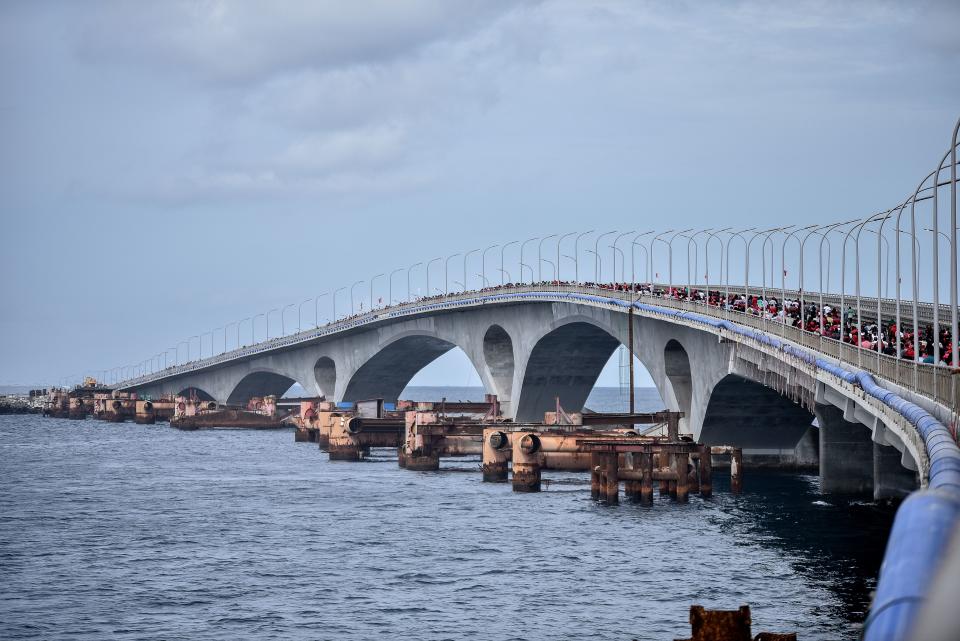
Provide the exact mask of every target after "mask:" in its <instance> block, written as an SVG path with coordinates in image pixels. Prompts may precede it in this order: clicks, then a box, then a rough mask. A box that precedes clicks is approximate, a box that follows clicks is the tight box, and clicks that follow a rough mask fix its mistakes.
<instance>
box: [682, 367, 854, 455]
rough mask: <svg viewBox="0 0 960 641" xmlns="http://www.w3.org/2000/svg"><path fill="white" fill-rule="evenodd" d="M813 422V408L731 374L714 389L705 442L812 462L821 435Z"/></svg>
mask: <svg viewBox="0 0 960 641" xmlns="http://www.w3.org/2000/svg"><path fill="white" fill-rule="evenodd" d="M812 422H813V414H812V413H811V412H810V411H808V410H807V409H805V408H803V407H802V406H801V405H798V404H796V403H794V402H793V401H792V400H790V399H789V398H787V397H785V396H783V395H781V394H780V393H779V392H777V391H776V390H774V389H771V388H769V387H767V386H765V385H763V384H761V383H758V382H757V381H754V380H750V379H748V378H744V377H742V376H738V375H736V374H728V375H727V376H725V377H723V378H722V379H720V382H719V383H717V384H716V385H715V386H714V388H713V391H712V392H711V393H710V401H709V402H708V404H707V411H706V413H705V415H704V418H703V429H702V430H701V432H700V441H701V442H702V443H704V444H706V445H733V446H736V447H742V448H744V449H750V450H762V451H763V453H764V454H765V455H768V456H779V457H780V459H781V461H782V462H783V463H791V462H793V463H797V464H803V465H813V464H815V463H816V460H817V439H816V433H815V432H812V431H811V430H813V429H814V428H813V427H812V426H811V423H812ZM864 429H867V428H866V427H864ZM805 437H806V438H805ZM801 446H802V447H801ZM798 448H799V450H798ZM791 457H793V459H794V460H791Z"/></svg>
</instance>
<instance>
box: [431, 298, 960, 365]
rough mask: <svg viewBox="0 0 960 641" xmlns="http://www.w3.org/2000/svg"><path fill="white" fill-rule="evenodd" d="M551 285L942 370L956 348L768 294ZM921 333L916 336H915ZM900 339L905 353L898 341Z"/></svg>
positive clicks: (852, 310) (863, 317) (944, 329)
mask: <svg viewBox="0 0 960 641" xmlns="http://www.w3.org/2000/svg"><path fill="white" fill-rule="evenodd" d="M530 285H531V284H530V283H524V284H519V283H506V284H504V285H499V286H493V287H486V288H484V289H482V290H478V291H481V292H488V291H497V290H501V289H509V288H513V287H518V286H530ZM533 285H540V286H544V287H549V286H557V285H560V286H584V287H592V288H597V289H609V290H613V291H623V292H632V293H636V294H642V295H646V296H652V297H656V298H669V299H673V300H677V301H691V302H695V303H699V304H702V305H709V306H712V307H720V308H723V309H727V310H729V311H734V312H740V313H745V314H750V315H752V316H758V317H760V318H763V319H765V320H768V321H770V322H775V323H785V324H786V325H788V326H791V327H796V328H798V329H802V330H804V331H807V332H810V333H813V334H820V335H822V336H823V337H824V338H829V339H833V340H838V341H843V342H844V343H847V344H849V345H855V346H859V347H861V348H863V349H865V350H870V351H873V352H879V353H881V354H885V355H887V356H894V357H899V358H903V359H906V360H910V361H916V362H918V363H934V362H935V360H934V359H935V357H936V355H937V354H938V355H939V363H940V364H941V365H950V363H951V359H952V357H953V350H954V349H955V346H954V342H953V337H952V336H951V335H950V327H949V325H947V326H944V325H941V326H940V328H939V333H938V336H936V337H934V329H933V326H932V325H931V324H929V323H928V324H925V325H922V326H919V327H918V328H917V331H916V332H914V327H913V322H912V321H911V320H903V321H902V322H901V325H900V326H899V327H898V326H897V323H896V320H895V319H893V318H886V319H882V320H881V321H880V322H879V323H878V322H877V320H876V318H875V316H876V308H873V309H865V308H861V312H860V318H859V322H858V317H857V309H856V307H854V306H852V305H847V306H846V309H845V310H841V309H840V308H839V306H835V305H832V304H829V303H824V305H823V307H822V308H820V306H819V305H818V301H816V300H812V301H811V300H806V299H805V300H803V301H802V304H801V301H800V300H799V299H795V298H789V297H787V298H785V299H782V300H781V299H780V298H778V297H777V296H775V295H768V296H767V297H766V298H764V297H763V296H762V295H758V294H750V295H749V296H747V295H746V294H744V293H738V292H728V293H725V292H724V291H721V290H716V289H707V290H704V289H688V288H686V287H666V288H665V287H662V286H659V285H650V284H649V283H594V282H584V283H574V282H569V281H544V282H542V283H533ZM443 298H444V296H443V295H436V296H429V297H423V298H420V299H418V300H420V301H423V302H429V301H431V300H440V299H443ZM915 334H916V335H915ZM898 336H899V339H900V340H899V352H898V342H897V338H898Z"/></svg>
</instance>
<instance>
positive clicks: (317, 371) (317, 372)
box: [313, 356, 337, 399]
mask: <svg viewBox="0 0 960 641" xmlns="http://www.w3.org/2000/svg"><path fill="white" fill-rule="evenodd" d="M313 377H314V380H316V382H317V387H318V388H319V389H320V393H321V394H322V395H323V396H325V397H326V398H328V399H330V398H333V395H334V394H335V393H336V389H337V364H336V363H334V362H333V359H332V358H330V357H329V356H321V357H320V358H318V359H317V362H316V363H314V365H313Z"/></svg>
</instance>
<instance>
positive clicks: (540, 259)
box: [530, 234, 557, 283]
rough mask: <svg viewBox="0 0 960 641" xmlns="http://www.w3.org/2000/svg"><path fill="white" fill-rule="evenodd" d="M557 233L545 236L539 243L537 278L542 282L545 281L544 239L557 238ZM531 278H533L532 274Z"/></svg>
mask: <svg viewBox="0 0 960 641" xmlns="http://www.w3.org/2000/svg"><path fill="white" fill-rule="evenodd" d="M556 237H557V235H556V234H550V235H549V236H544V237H543V238H541V239H540V242H539V243H537V280H538V281H540V282H541V283H542V282H543V241H545V240H550V239H551V238H556ZM530 278H531V279H532V278H533V275H532V274H531V276H530Z"/></svg>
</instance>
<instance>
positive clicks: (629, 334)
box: [627, 294, 634, 414]
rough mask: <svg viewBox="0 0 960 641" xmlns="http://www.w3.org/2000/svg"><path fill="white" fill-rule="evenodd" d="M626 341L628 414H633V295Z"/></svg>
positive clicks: (628, 313)
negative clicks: (627, 347)
mask: <svg viewBox="0 0 960 641" xmlns="http://www.w3.org/2000/svg"><path fill="white" fill-rule="evenodd" d="M627 341H628V342H629V343H630V413H631V414H633V411H634V398H633V294H631V295H630V307H629V308H628V311H627Z"/></svg>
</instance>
